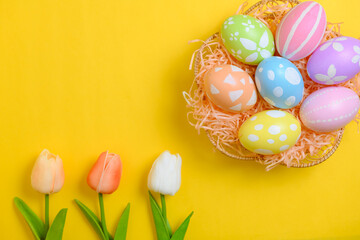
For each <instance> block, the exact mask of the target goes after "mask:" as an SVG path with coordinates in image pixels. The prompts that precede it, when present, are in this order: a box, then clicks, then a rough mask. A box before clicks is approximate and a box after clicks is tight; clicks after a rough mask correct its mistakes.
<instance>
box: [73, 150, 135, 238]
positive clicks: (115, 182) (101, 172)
mask: <svg viewBox="0 0 360 240" xmlns="http://www.w3.org/2000/svg"><path fill="white" fill-rule="evenodd" d="M121 172H122V162H121V160H120V157H119V155H117V154H115V153H109V151H106V152H103V153H101V154H100V156H99V157H98V159H97V161H96V162H95V164H94V165H93V167H92V168H91V170H90V172H89V174H88V176H87V183H88V185H89V186H90V188H92V189H93V190H95V191H96V192H97V193H98V197H99V205H100V215H101V221H100V220H99V219H98V218H97V217H96V215H95V213H93V212H92V211H91V210H90V209H89V208H88V207H86V206H85V205H84V204H83V203H82V202H80V201H79V200H77V199H75V202H76V204H77V205H78V206H79V208H80V210H81V211H82V212H83V213H84V214H85V216H86V218H87V219H89V221H90V223H91V225H92V226H93V228H94V229H95V231H96V232H97V233H98V234H99V237H100V238H101V239H102V240H111V239H114V240H116V239H125V238H126V231H127V224H128V220H129V212H130V204H128V205H127V206H126V208H125V210H124V212H123V214H122V215H121V217H120V220H119V223H118V227H117V229H116V232H115V236H114V238H113V237H112V236H111V235H110V234H109V232H108V230H107V226H106V220H105V207H104V199H103V194H111V193H113V192H115V191H116V189H117V188H118V187H119V183H120V178H121ZM94 218H96V223H101V226H100V225H99V224H94V221H95V219H94Z"/></svg>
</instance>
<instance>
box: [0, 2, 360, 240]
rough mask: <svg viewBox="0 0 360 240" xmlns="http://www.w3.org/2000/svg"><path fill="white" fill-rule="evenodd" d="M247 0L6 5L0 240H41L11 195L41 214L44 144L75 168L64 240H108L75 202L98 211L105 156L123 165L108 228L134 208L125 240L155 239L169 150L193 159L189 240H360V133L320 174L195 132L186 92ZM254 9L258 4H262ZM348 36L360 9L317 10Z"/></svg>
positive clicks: (62, 203) (1, 29) (0, 34)
mask: <svg viewBox="0 0 360 240" xmlns="http://www.w3.org/2000/svg"><path fill="white" fill-rule="evenodd" d="M242 2H243V1H242V0H227V1H219V0H216V1H215V0H201V1H200V0H199V1H194V0H182V1H165V0H152V1H135V0H106V1H96V0H84V1H80V0H51V1H50V0H48V1H46V0H42V1H40V0H31V1H28V0H23V1H20V0H11V1H10V0H1V1H0V79H1V85H0V113H1V125H0V146H1V165H0V169H1V170H0V171H1V174H0V176H1V177H0V181H1V198H0V203H1V218H0V219H1V220H0V226H1V231H0V239H31V238H32V235H31V233H30V230H29V228H28V227H27V226H25V224H24V220H23V218H22V217H21V215H20V214H19V212H18V211H17V210H16V209H15V206H14V204H13V200H12V199H13V197H14V196H19V197H21V198H22V199H24V200H25V201H26V202H27V203H28V204H29V205H30V206H31V207H32V209H33V210H34V211H35V212H36V213H38V214H42V215H43V214H44V211H43V205H44V203H43V196H42V195H41V194H39V193H37V192H35V191H34V190H33V189H32V188H31V185H30V173H31V168H32V165H33V163H34V161H35V159H36V157H37V155H38V154H39V153H40V151H41V150H42V149H43V148H48V149H49V150H50V151H52V152H53V153H56V154H59V155H60V157H61V158H62V159H63V161H64V168H65V174H66V180H65V185H64V187H63V189H62V190H61V192H60V193H57V194H55V195H52V196H51V199H50V200H51V202H50V204H51V219H53V218H54V216H55V214H56V213H57V211H59V210H60V208H63V207H67V208H69V211H68V217H67V221H66V227H65V232H64V239H89V240H91V239H97V235H96V234H95V232H94V231H93V230H92V228H91V226H90V225H89V224H88V222H87V221H86V219H85V218H84V217H83V215H82V214H81V212H80V210H79V209H78V208H77V207H76V206H75V204H74V201H73V199H74V198H78V199H80V200H81V201H83V202H84V203H86V204H87V205H88V206H89V207H90V208H91V209H93V210H94V211H96V212H98V205H97V196H96V193H95V192H94V191H92V190H91V189H90V188H89V187H88V186H87V184H86V176H87V173H88V171H89V169H90V168H91V166H92V164H93V162H94V161H95V159H96V158H97V156H98V155H99V153H100V152H102V151H104V150H107V149H108V150H110V151H113V152H115V153H118V154H120V155H121V157H122V160H123V164H124V169H123V170H124V171H123V177H122V179H121V183H120V187H119V189H118V190H117V191H116V192H115V193H114V194H112V195H109V196H106V197H105V207H106V210H107V212H106V213H107V222H108V224H109V230H110V231H111V232H112V233H113V232H114V231H115V226H116V222H117V220H118V218H119V216H120V213H121V212H122V210H123V209H124V207H125V206H126V203H127V202H131V215H130V222H129V228H128V239H129V240H131V239H133V240H137V239H154V238H155V235H154V233H155V229H154V226H153V222H152V216H151V212H150V208H149V203H148V196H147V186H146V185H147V174H148V172H149V170H150V167H151V164H152V162H153V160H154V159H155V158H156V157H157V155H159V154H160V153H161V152H162V151H163V150H165V149H168V150H170V151H172V152H173V153H176V152H179V153H180V154H181V156H182V157H183V168H182V177H183V181H182V186H181V188H180V191H179V192H178V193H177V194H176V195H175V196H174V197H169V198H168V212H169V219H170V222H171V224H172V226H173V227H174V228H175V227H177V226H178V225H179V224H180V223H181V221H182V220H183V219H184V218H185V217H186V216H187V214H189V212H190V211H191V210H194V211H195V214H194V216H193V218H192V220H191V223H190V227H189V230H188V233H187V239H197V240H198V239H208V240H212V239H360V171H359V169H360V149H359V141H360V134H358V133H357V126H356V124H355V123H351V124H350V125H349V126H348V127H347V128H346V131H345V135H344V139H343V141H342V144H341V145H340V148H339V150H338V151H337V152H336V153H335V155H334V156H333V157H332V158H331V159H329V160H328V161H326V162H325V163H324V164H321V165H319V166H317V167H313V168H309V169H287V168H285V167H278V168H276V169H274V170H273V171H270V172H266V171H265V170H264V167H263V166H261V165H258V164H256V163H253V162H242V161H236V160H233V159H229V158H227V157H225V156H223V155H222V154H220V153H218V152H216V151H215V150H214V148H213V147H212V145H211V144H210V142H209V141H208V140H207V138H206V136H205V135H204V134H201V135H200V136H199V135H198V134H197V132H196V131H195V130H194V129H193V127H191V126H190V125H189V124H188V123H187V119H186V112H187V109H186V107H185V101H184V100H183V98H182V91H184V90H188V89H189V87H190V84H191V82H192V77H193V73H192V72H191V71H189V70H188V65H189V61H190V58H191V55H192V53H193V51H194V50H195V49H196V48H198V47H199V43H193V44H190V45H189V44H188V41H189V40H192V39H206V38H207V37H208V36H209V35H211V34H212V33H214V32H216V31H218V29H219V28H220V25H221V23H222V21H223V20H224V19H225V18H226V17H228V16H230V15H232V14H233V13H235V12H236V10H237V8H238V6H239V5H240V4H241V3H242ZM254 2H255V1H250V3H254ZM319 2H320V3H321V4H322V5H323V6H324V8H325V10H326V12H327V15H328V20H329V21H333V22H341V21H343V22H345V24H344V25H343V27H342V31H343V34H345V35H350V36H356V37H359V36H360V27H359V22H360V18H359V9H360V1H357V0H342V1H335V0H328V1H326V0H319Z"/></svg>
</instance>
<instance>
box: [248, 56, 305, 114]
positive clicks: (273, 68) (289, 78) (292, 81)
mask: <svg viewBox="0 0 360 240" xmlns="http://www.w3.org/2000/svg"><path fill="white" fill-rule="evenodd" d="M255 83H256V87H257V89H258V91H259V93H260V95H261V96H262V97H263V98H264V99H265V101H267V102H268V103H270V104H271V105H273V106H274V107H277V108H282V109H289V108H293V107H295V106H296V105H298V104H299V103H300V102H301V100H302V98H303V95H304V81H303V78H302V76H301V73H300V71H299V69H297V67H296V66H295V65H294V64H293V63H292V62H290V61H289V60H287V59H285V58H282V57H270V58H267V59H265V60H263V61H262V62H261V63H260V64H259V66H258V67H257V69H256V72H255Z"/></svg>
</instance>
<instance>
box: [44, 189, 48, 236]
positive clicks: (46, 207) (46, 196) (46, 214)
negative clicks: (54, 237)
mask: <svg viewBox="0 0 360 240" xmlns="http://www.w3.org/2000/svg"><path fill="white" fill-rule="evenodd" d="M48 229H49V194H45V230H46V232H47V231H48Z"/></svg>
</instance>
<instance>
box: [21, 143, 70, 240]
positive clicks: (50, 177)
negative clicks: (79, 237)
mask: <svg viewBox="0 0 360 240" xmlns="http://www.w3.org/2000/svg"><path fill="white" fill-rule="evenodd" d="M31 185H32V187H33V188H34V189H35V190H37V191H38V192H40V193H43V194H45V222H42V220H41V219H40V218H39V217H38V216H37V215H36V214H35V213H34V212H33V211H32V210H31V209H30V207H29V206H28V205H26V203H25V202H24V201H23V200H21V199H20V198H17V197H16V198H15V199H14V202H15V205H16V206H17V208H18V209H19V211H20V212H21V214H22V215H23V216H24V218H25V220H26V222H27V223H28V225H29V226H30V228H31V230H32V232H33V234H34V236H35V238H36V239H45V238H46V239H54V238H55V237H56V239H61V238H62V232H63V229H64V225H65V219H66V214H67V209H65V208H63V209H61V210H60V211H59V213H58V214H57V215H56V217H55V219H54V221H53V223H52V224H51V226H50V224H49V194H52V193H56V192H59V191H60V190H61V188H62V186H63V185H64V169H63V163H62V160H61V158H60V157H59V156H58V155H54V154H52V153H51V152H49V150H47V149H44V150H43V151H42V152H41V153H40V155H39V156H38V158H37V160H36V162H35V165H34V167H33V169H32V173H31Z"/></svg>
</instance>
